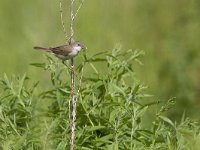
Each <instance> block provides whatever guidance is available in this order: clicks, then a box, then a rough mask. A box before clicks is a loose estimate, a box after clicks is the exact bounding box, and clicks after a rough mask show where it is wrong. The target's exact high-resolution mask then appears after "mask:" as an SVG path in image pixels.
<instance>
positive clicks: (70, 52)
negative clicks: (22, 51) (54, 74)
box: [34, 41, 86, 63]
mask: <svg viewBox="0 0 200 150" xmlns="http://www.w3.org/2000/svg"><path fill="white" fill-rule="evenodd" d="M34 49H36V50H43V51H46V52H50V53H52V54H54V55H55V56H56V57H58V58H60V59H61V60H62V62H63V63H64V62H65V60H68V59H71V58H73V57H75V56H76V55H78V53H79V52H80V51H81V50H82V49H86V47H85V46H84V45H83V44H81V42H79V41H76V42H73V43H71V44H66V45H61V46H57V47H53V48H51V47H50V48H44V47H38V46H36V47H34Z"/></svg>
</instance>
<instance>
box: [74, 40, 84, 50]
mask: <svg viewBox="0 0 200 150" xmlns="http://www.w3.org/2000/svg"><path fill="white" fill-rule="evenodd" d="M71 46H72V47H73V49H74V50H76V51H78V52H79V51H81V50H82V49H86V47H85V46H84V45H83V44H82V43H81V42H80V41H75V42H73V43H71Z"/></svg>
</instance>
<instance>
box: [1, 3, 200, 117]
mask: <svg viewBox="0 0 200 150" xmlns="http://www.w3.org/2000/svg"><path fill="white" fill-rule="evenodd" d="M63 7H64V10H63V11H64V15H65V19H68V18H69V17H68V15H69V14H68V12H69V7H68V3H66V2H65V3H64V4H63ZM199 17H200V1H199V0H180V1H174V0H168V1H164V0H85V3H84V5H83V7H82V9H81V11H80V13H79V14H78V16H77V18H76V21H75V37H74V38H75V39H79V40H80V41H83V43H85V45H86V46H87V47H88V53H89V54H94V53H96V52H100V51H106V50H108V51H109V50H111V49H112V48H113V47H114V45H115V44H116V43H121V44H122V46H123V49H124V50H128V49H130V48H131V49H143V50H145V52H146V56H145V57H144V58H143V60H142V61H143V62H144V65H143V66H136V68H135V69H136V72H137V77H138V78H139V79H140V80H141V81H142V82H144V83H145V84H147V85H148V86H149V88H148V90H147V92H148V93H150V94H152V95H155V96H154V97H152V99H153V100H167V99H169V98H171V97H176V100H177V104H176V106H175V107H174V109H172V110H170V112H169V116H171V117H172V119H173V118H174V119H176V118H177V117H179V116H181V115H182V113H183V112H184V111H185V112H186V114H187V115H188V116H190V117H192V118H195V119H198V120H200V118H199V110H200V101H199V100H200V78H199V77H200V19H199ZM0 18H1V20H0V52H1V53H0V76H2V75H3V74H4V73H6V74H8V75H9V76H10V75H12V74H17V75H22V74H24V73H27V74H28V76H29V77H31V78H32V79H33V80H34V81H37V80H40V81H41V82H42V83H45V82H46V81H47V82H48V81H49V78H47V76H48V75H47V74H45V73H44V72H43V71H42V70H40V69H37V68H34V67H32V66H30V65H29V64H30V63H33V62H44V61H45V60H44V56H43V53H39V52H37V51H34V50H33V48H32V47H33V46H36V45H38V46H46V47H50V46H57V45H59V44H63V43H64V42H65V39H64V35H63V31H62V26H61V21H60V13H59V1H58V0H57V1H55V0H34V1H27V0H14V1H13V0H1V1H0ZM65 21H66V20H65ZM66 23H69V22H68V21H66ZM67 26H68V25H67ZM76 60H77V61H80V57H79V58H78V57H77V58H76Z"/></svg>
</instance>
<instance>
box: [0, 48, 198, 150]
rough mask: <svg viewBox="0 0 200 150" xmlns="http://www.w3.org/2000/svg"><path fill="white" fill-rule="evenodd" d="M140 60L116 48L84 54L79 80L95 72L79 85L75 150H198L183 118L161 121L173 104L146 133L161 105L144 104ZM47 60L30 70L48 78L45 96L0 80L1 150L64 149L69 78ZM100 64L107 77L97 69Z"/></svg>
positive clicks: (21, 82) (20, 82) (25, 83)
mask: <svg viewBox="0 0 200 150" xmlns="http://www.w3.org/2000/svg"><path fill="white" fill-rule="evenodd" d="M142 54H143V52H142V51H133V50H128V51H126V52H123V51H121V50H120V47H116V48H114V49H113V50H112V52H110V53H105V52H102V53H97V54H95V55H94V56H92V57H88V56H87V55H86V53H84V55H83V56H84V60H83V61H82V63H81V64H80V65H79V66H78V67H77V69H76V70H77V71H78V72H77V75H80V74H82V73H84V71H83V69H84V68H92V70H93V71H91V72H92V73H90V75H83V78H82V84H81V85H80V83H78V84H77V89H78V88H80V86H81V91H80V93H79V95H77V96H78V103H77V124H76V141H75V142H76V143H75V147H76V149H78V150H80V149H83V150H94V149H110V150H117V149H141V150H142V149H144V150H145V149H154V150H156V149H158V150H160V149H163V150H164V149H166V150H168V149H171V150H173V149H174V150H175V149H176V150H181V149H188V150H190V149H194V150H195V149H197V148H198V146H200V141H199V140H200V134H199V127H198V126H197V123H195V122H194V121H191V120H190V119H186V118H185V116H183V117H182V120H181V121H180V123H173V122H172V121H171V120H170V119H169V118H167V117H165V116H164V115H163V113H164V112H166V111H168V110H169V109H170V108H171V107H172V106H173V105H174V102H175V101H174V98H171V99H169V100H168V101H167V102H166V104H163V106H162V107H161V108H160V109H159V110H158V111H156V113H155V114H154V117H155V119H154V120H153V121H151V122H150V123H148V124H149V126H148V127H145V124H147V123H146V121H147V120H146V119H144V118H145V116H146V115H147V111H148V109H149V108H151V107H152V106H153V105H156V106H157V105H158V103H159V101H153V102H148V101H146V102H145V98H147V99H148V98H149V96H150V95H148V94H145V92H144V90H145V89H146V87H145V86H144V85H142V84H141V83H140V82H139V81H138V80H137V79H136V78H135V71H134V66H136V65H137V64H138V62H140V60H139V59H140V57H141V55H142ZM47 60H48V63H47V64H44V63H42V64H41V63H34V64H32V65H34V66H36V67H40V68H43V69H44V70H46V71H48V72H49V73H50V74H51V83H52V88H51V89H48V90H47V91H37V92H36V90H37V88H38V86H40V85H38V83H35V84H33V85H31V84H30V82H31V79H29V78H28V77H27V76H26V75H24V76H23V77H22V78H18V77H13V78H12V79H10V80H9V79H8V77H7V76H6V75H4V79H2V80H1V86H2V88H3V89H4V92H3V93H2V95H1V97H0V104H1V107H0V132H1V134H0V135H1V136H0V143H1V149H3V150H7V149H15V150H18V149H34V150H35V149H38V150H39V149H49V150H50V149H52V150H55V149H57V150H64V149H68V147H69V145H68V142H69V125H70V122H69V118H68V116H69V111H68V106H69V100H70V97H71V94H70V91H71V87H70V86H69V82H68V80H69V75H68V72H67V69H66V68H65V67H63V65H62V64H60V63H58V62H57V61H55V60H54V59H52V58H51V57H49V56H47ZM98 62H100V63H102V64H103V67H104V69H105V71H106V74H105V73H102V72H100V71H99V70H98V68H96V67H95V66H96V63H98ZM82 71H83V72H82ZM77 80H78V79H77ZM157 107H158V106H157Z"/></svg>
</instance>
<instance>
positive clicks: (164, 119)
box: [159, 115, 175, 127]
mask: <svg viewBox="0 0 200 150" xmlns="http://www.w3.org/2000/svg"><path fill="white" fill-rule="evenodd" d="M159 118H160V119H162V120H163V121H165V122H167V123H168V124H170V125H171V126H172V127H175V126H174V123H173V122H172V121H171V120H170V119H169V118H167V117H165V116H161V115H159Z"/></svg>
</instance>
